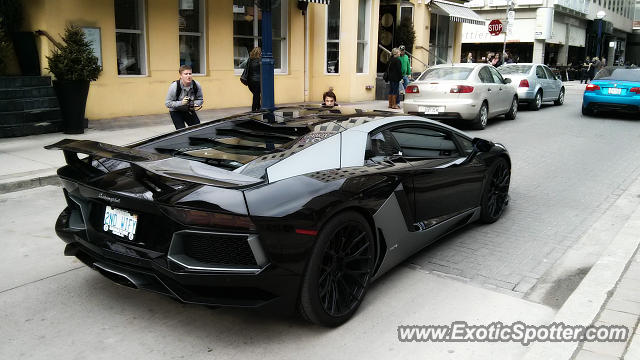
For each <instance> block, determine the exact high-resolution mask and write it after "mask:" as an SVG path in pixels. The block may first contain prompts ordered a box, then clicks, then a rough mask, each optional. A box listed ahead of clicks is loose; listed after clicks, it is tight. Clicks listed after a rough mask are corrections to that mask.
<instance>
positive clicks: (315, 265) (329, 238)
mask: <svg viewBox="0 0 640 360" xmlns="http://www.w3.org/2000/svg"><path fill="white" fill-rule="evenodd" d="M374 255H375V240H374V236H373V231H372V230H371V227H370V226H369V223H368V222H367V220H365V219H364V218H363V217H362V216H361V215H360V214H358V213H356V212H353V211H348V212H343V213H340V214H338V215H337V216H335V217H333V218H332V219H330V220H329V221H328V222H327V223H326V225H324V226H323V227H322V229H321V230H320V232H319V233H318V238H317V241H316V244H315V245H314V248H313V252H312V254H311V257H310V260H309V263H308V265H307V269H306V271H305V274H304V277H303V279H302V287H301V290H300V301H299V311H300V314H301V315H302V317H304V318H305V319H307V320H308V321H310V322H313V323H315V324H318V325H322V326H327V327H335V326H339V325H341V324H343V323H345V322H346V321H347V320H349V319H350V318H351V317H352V316H353V314H354V313H355V312H356V310H357V309H358V306H360V303H361V302H362V299H363V298H364V295H365V293H366V291H367V288H368V286H369V281H370V280H371V276H372V274H373V269H374Z"/></svg>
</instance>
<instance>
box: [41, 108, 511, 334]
mask: <svg viewBox="0 0 640 360" xmlns="http://www.w3.org/2000/svg"><path fill="white" fill-rule="evenodd" d="M274 119H276V120H275V121H274ZM47 148H50V149H59V150H62V151H63V152H64V157H65V159H66V161H67V165H66V166H64V167H62V168H60V169H59V170H58V175H59V176H60V179H61V181H62V185H63V190H62V192H61V196H64V199H65V200H66V204H67V207H66V208H65V209H64V210H63V211H62V213H61V214H60V216H59V218H58V221H57V222H56V225H55V229H56V232H57V234H58V236H59V237H61V238H62V240H64V241H65V242H66V243H67V245H66V247H65V250H64V253H65V255H68V256H75V257H77V258H78V259H79V260H80V261H82V262H83V263H85V264H86V265H87V266H89V267H91V268H93V269H95V270H97V271H98V272H100V273H101V274H102V275H104V276H105V277H107V278H109V279H111V280H113V281H115V282H117V283H119V284H122V285H125V286H128V287H132V288H138V289H145V290H149V291H153V292H157V293H161V294H165V295H168V296H171V297H173V298H176V299H178V300H180V301H183V302H186V303H195V304H206V305H218V306H235V307H245V308H258V307H260V308H263V309H269V310H273V309H281V310H285V311H287V312H289V311H294V310H298V311H300V313H301V314H302V315H303V316H304V317H305V318H307V319H308V320H310V321H312V322H314V323H318V324H322V325H326V326H337V325H340V324H342V323H344V322H345V321H347V320H348V319H349V318H350V317H351V316H352V315H353V314H354V313H355V312H356V310H357V308H358V305H360V303H361V302H362V299H363V298H364V296H365V294H366V291H367V288H368V287H369V286H370V284H371V283H372V281H373V280H375V279H377V278H379V277H380V276H382V275H383V274H384V273H386V272H388V271H389V270H391V269H392V268H393V267H394V266H395V265H397V264H399V263H401V262H402V261H403V260H404V259H406V258H407V257H409V256H411V255H412V254H414V253H416V252H417V251H420V249H422V248H423V247H425V246H427V245H428V244H430V243H431V242H433V241H436V240H437V239H439V238H441V237H442V236H444V235H446V234H448V233H450V232H451V231H453V230H455V229H458V228H460V227H462V226H465V225H467V224H469V223H472V222H475V221H481V222H484V223H492V222H495V221H497V220H498V219H499V218H500V216H501V215H502V213H503V211H504V209H505V207H506V206H507V203H508V201H509V195H508V191H509V181H510V177H511V159H510V157H509V154H508V152H507V150H506V149H505V147H504V146H502V145H500V144H497V143H493V142H490V141H488V140H483V139H479V138H473V139H472V138H471V137H469V136H468V135H466V134H464V133H463V132H461V131H458V130H456V129H453V128H451V127H449V126H447V125H444V124H440V123H438V122H436V121H432V120H428V119H424V118H420V117H417V116H406V115H402V114H393V113H390V112H386V111H385V112H378V111H373V112H366V111H361V110H359V109H348V108H342V109H331V111H327V110H326V109H322V108H319V109H317V108H316V109H309V108H301V107H296V108H287V109H279V110H277V111H275V112H274V113H271V114H270V113H246V114H240V115H235V116H231V117H229V118H226V119H220V120H214V121H212V122H209V123H203V124H200V125H196V126H191V127H188V128H186V129H182V130H178V131H175V132H172V133H169V134H166V135H162V136H158V137H155V138H152V139H148V140H145V141H143V142H139V143H137V144H133V145H130V146H115V145H109V144H104V143H99V142H95V141H90V140H72V139H66V140H62V141H60V142H58V143H56V144H53V145H50V146H48V147H47ZM80 154H85V155H88V157H84V158H80V157H79V156H78V155H80ZM83 281H84V280H83ZM389 295H392V294H389ZM96 296H100V295H99V294H97V295H96Z"/></svg>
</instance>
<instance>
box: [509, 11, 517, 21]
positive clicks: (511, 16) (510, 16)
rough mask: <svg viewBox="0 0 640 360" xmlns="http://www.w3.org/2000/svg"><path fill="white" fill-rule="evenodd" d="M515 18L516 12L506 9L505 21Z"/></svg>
mask: <svg viewBox="0 0 640 360" xmlns="http://www.w3.org/2000/svg"><path fill="white" fill-rule="evenodd" d="M515 19H516V12H515V11H513V10H511V11H507V21H508V22H512V21H514V20H515Z"/></svg>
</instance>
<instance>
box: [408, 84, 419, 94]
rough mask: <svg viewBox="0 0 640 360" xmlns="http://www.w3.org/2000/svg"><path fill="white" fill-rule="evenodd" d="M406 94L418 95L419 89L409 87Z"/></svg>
mask: <svg viewBox="0 0 640 360" xmlns="http://www.w3.org/2000/svg"><path fill="white" fill-rule="evenodd" d="M406 93H407V94H419V93H420V88H418V87H417V86H416V85H409V86H407V91H406Z"/></svg>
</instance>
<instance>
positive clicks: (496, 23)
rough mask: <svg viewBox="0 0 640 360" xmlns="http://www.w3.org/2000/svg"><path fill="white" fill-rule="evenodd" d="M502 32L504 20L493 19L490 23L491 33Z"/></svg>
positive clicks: (498, 33)
mask: <svg viewBox="0 0 640 360" xmlns="http://www.w3.org/2000/svg"><path fill="white" fill-rule="evenodd" d="M501 32H502V22H501V21H500V20H497V19H496V20H491V22H490V23H489V34H491V35H493V36H496V35H500V33H501Z"/></svg>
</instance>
